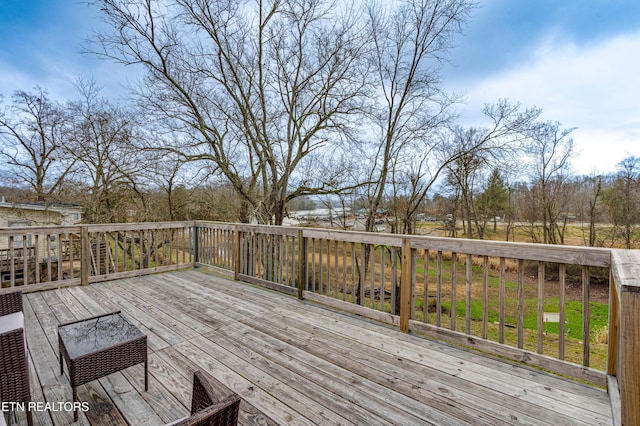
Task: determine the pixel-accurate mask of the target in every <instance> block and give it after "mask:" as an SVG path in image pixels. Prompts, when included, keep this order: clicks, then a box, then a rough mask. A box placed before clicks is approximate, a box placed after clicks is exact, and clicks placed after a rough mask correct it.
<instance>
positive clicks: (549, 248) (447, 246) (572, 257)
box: [411, 236, 611, 267]
mask: <svg viewBox="0 0 640 426" xmlns="http://www.w3.org/2000/svg"><path fill="white" fill-rule="evenodd" d="M411 248H418V249H425V250H440V251H452V252H459V253H465V254H472V255H477V256H485V255H486V256H495V257H508V258H512V259H526V260H536V261H543V262H555V263H568V264H574V265H586V266H601V267H609V266H610V265H611V249H606V248H594V247H580V246H554V245H548V244H544V245H542V244H533V243H515V242H506V241H486V240H468V239H452V238H443V237H424V236H411Z"/></svg>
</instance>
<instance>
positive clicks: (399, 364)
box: [18, 270, 612, 426]
mask: <svg viewBox="0 0 640 426" xmlns="http://www.w3.org/2000/svg"><path fill="white" fill-rule="evenodd" d="M24 300H25V315H26V324H27V333H28V334H27V336H28V344H29V350H30V358H31V364H30V367H31V380H32V384H33V385H32V396H33V399H34V401H40V402H44V401H46V402H49V403H53V404H55V403H59V402H62V401H70V400H71V387H70V385H69V381H68V378H67V373H66V371H67V370H66V366H65V374H64V375H63V376H60V375H59V363H58V350H57V345H58V342H57V324H59V323H62V322H67V321H71V320H74V319H81V318H84V317H89V316H93V315H98V314H102V313H107V312H110V311H114V310H122V312H123V313H124V314H125V316H126V317H127V318H128V319H129V320H130V321H131V322H132V323H134V324H135V325H137V326H138V327H139V328H140V329H141V330H142V331H143V332H144V333H145V334H147V336H148V339H149V340H148V342H149V356H150V362H149V372H150V378H149V391H148V392H144V390H143V389H144V385H143V367H142V365H138V366H134V367H131V368H129V369H127V370H124V371H123V372H121V373H115V374H113V375H111V376H108V377H105V378H102V379H100V380H98V381H94V382H91V383H89V384H87V385H84V386H81V387H80V388H79V395H80V399H81V400H83V401H88V402H89V410H88V411H87V412H86V413H81V415H80V420H79V422H78V424H91V425H106V424H112V425H126V424H129V425H154V426H155V425H159V424H163V423H166V422H171V421H173V420H176V419H178V418H180V417H182V416H185V415H187V413H188V409H187V407H188V406H189V404H190V396H191V375H192V371H193V370H195V369H198V370H201V371H203V372H205V373H206V375H207V376H208V377H209V378H210V379H211V380H212V382H213V383H214V387H215V388H216V389H218V390H219V391H220V392H221V394H225V393H228V392H230V391H229V389H231V390H233V391H235V392H237V393H239V394H240V395H241V396H242V398H243V402H242V405H241V419H240V423H241V424H247V425H248V424H283V425H316V424H357V425H375V424H388V425H413V424H434V425H458V424H472V425H497V424H517V425H522V424H528V425H549V424H553V425H561V424H562V425H578V424H586V425H610V424H612V418H611V405H610V402H609V397H608V396H607V394H606V392H605V391H604V390H602V389H596V388H593V387H590V386H587V385H583V384H578V383H576V382H573V381H570V380H567V379H564V378H560V377H556V376H554V375H550V374H547V373H544V372H540V371H537V370H533V369H530V368H526V367H523V366H520V365H516V364H514V363H512V362H506V361H501V360H497V359H496V358H492V357H487V356H483V355H480V354H478V353H476V352H471V351H466V350H463V349H459V348H457V347H453V346H450V345H447V344H444V343H441V342H437V341H433V340H430V339H426V338H423V337H420V336H415V335H407V334H404V333H401V332H399V331H398V330H397V329H395V328H392V327H389V326H386V325H382V324H379V323H376V322H373V321H370V320H364V319H362V318H359V317H356V316H354V315H349V314H344V313H340V312H336V311H333V310H330V309H326V308H323V307H321V306H319V305H316V304H312V303H308V302H304V301H299V300H297V299H295V298H293V297H289V296H285V295H282V294H280V293H276V292H273V291H270V290H265V289H262V288H258V287H254V286H251V285H247V284H243V283H237V282H233V281H232V280H229V279H227V278H223V277H221V276H219V275H215V274H213V273H209V272H204V271H203V270H185V271H180V272H171V273H164V274H157V275H150V276H144V277H136V278H129V279H122V280H117V281H111V282H106V283H98V284H91V285H89V286H77V287H69V288H64V289H59V290H51V291H45V292H38V293H31V294H27V295H25V296H24ZM223 396H224V395H223ZM50 408H51V407H50ZM53 408H54V409H55V407H53ZM34 420H35V423H36V424H38V425H51V424H54V425H66V424H69V423H71V420H72V413H70V412H66V411H64V410H63V411H55V410H53V409H52V410H49V411H38V412H35V413H34ZM18 422H19V424H26V420H25V416H24V414H23V413H20V414H19V415H18Z"/></svg>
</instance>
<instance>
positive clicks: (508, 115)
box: [401, 99, 542, 235]
mask: <svg viewBox="0 0 640 426" xmlns="http://www.w3.org/2000/svg"><path fill="white" fill-rule="evenodd" d="M541 112H542V111H541V110H540V109H539V108H527V109H525V110H521V107H520V104H517V103H515V104H514V103H511V102H509V101H508V100H506V99H503V100H500V101H498V102H497V103H495V104H493V105H487V106H485V108H484V110H483V113H484V114H485V116H486V117H487V118H488V119H489V120H490V121H491V125H490V126H489V127H487V128H470V129H466V128H463V127H460V126H454V127H453V129H449V130H448V131H446V132H441V133H440V135H439V138H437V139H436V140H435V141H433V142H431V144H430V145H427V146H424V149H423V150H422V151H414V152H413V156H412V158H413V159H414V164H416V165H417V166H415V167H414V168H413V169H412V170H413V171H414V174H413V180H414V182H415V183H414V184H412V185H411V188H412V193H411V194H410V195H409V196H408V197H407V199H408V200H410V202H409V203H407V204H406V209H405V210H404V211H403V212H402V216H401V217H402V221H403V222H404V224H405V226H404V230H403V232H410V231H411V228H410V227H409V226H410V224H411V223H413V221H414V220H413V219H412V218H413V216H414V215H415V214H416V212H417V211H418V209H419V207H420V205H421V204H422V203H423V201H424V200H425V199H426V196H427V192H428V191H429V190H430V188H431V187H432V186H433V184H434V183H435V182H436V181H437V179H438V177H439V176H440V175H441V173H442V172H443V171H445V170H447V169H449V172H450V174H451V173H453V174H454V175H455V176H453V175H452V176H450V178H451V179H450V183H453V184H454V185H455V187H456V190H455V192H456V193H457V194H458V195H459V196H460V197H463V198H464V201H465V202H464V203H463V205H462V206H463V208H464V209H466V210H465V211H466V213H465V214H464V215H463V216H464V217H465V218H468V219H470V218H471V217H472V216H473V215H474V214H475V210H476V207H475V204H474V194H473V191H474V188H473V182H474V181H475V179H476V178H475V174H477V173H479V172H480V171H481V169H482V167H483V166H486V165H487V164H488V163H489V162H490V161H492V162H499V161H503V160H504V159H505V158H507V157H508V156H509V155H510V154H513V153H516V152H518V151H519V150H520V149H521V146H520V145H521V143H522V142H523V140H524V139H525V138H526V134H527V132H528V131H529V129H530V128H531V127H532V126H533V124H534V123H535V120H536V119H537V118H538V117H539V115H540V114H541ZM461 199H462V198H461ZM461 199H458V201H461ZM465 205H466V207H464V206H465ZM455 213H456V212H453V214H454V215H455ZM452 227H455V220H454V221H453V224H452ZM467 231H468V234H469V235H471V234H472V230H471V221H470V220H469V221H468V227H467Z"/></svg>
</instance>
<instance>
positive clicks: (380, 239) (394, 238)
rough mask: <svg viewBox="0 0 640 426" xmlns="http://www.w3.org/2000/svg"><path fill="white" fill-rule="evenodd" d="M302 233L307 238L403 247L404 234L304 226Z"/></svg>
mask: <svg viewBox="0 0 640 426" xmlns="http://www.w3.org/2000/svg"><path fill="white" fill-rule="evenodd" d="M302 235H303V236H304V237H305V238H322V239H325V240H339V241H347V242H353V243H363V244H380V245H385V246H392V247H402V236H401V235H396V234H384V233H371V232H358V231H338V230H327V229H312V228H304V230H303V231H302Z"/></svg>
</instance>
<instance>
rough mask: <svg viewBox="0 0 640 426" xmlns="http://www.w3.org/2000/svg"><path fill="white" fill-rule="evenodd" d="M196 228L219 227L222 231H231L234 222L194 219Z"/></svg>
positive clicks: (234, 227)
mask: <svg viewBox="0 0 640 426" xmlns="http://www.w3.org/2000/svg"><path fill="white" fill-rule="evenodd" d="M195 226H196V228H215V229H221V230H223V231H233V230H234V229H236V224H235V223H229V222H205V221H202V220H196V222H195Z"/></svg>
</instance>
